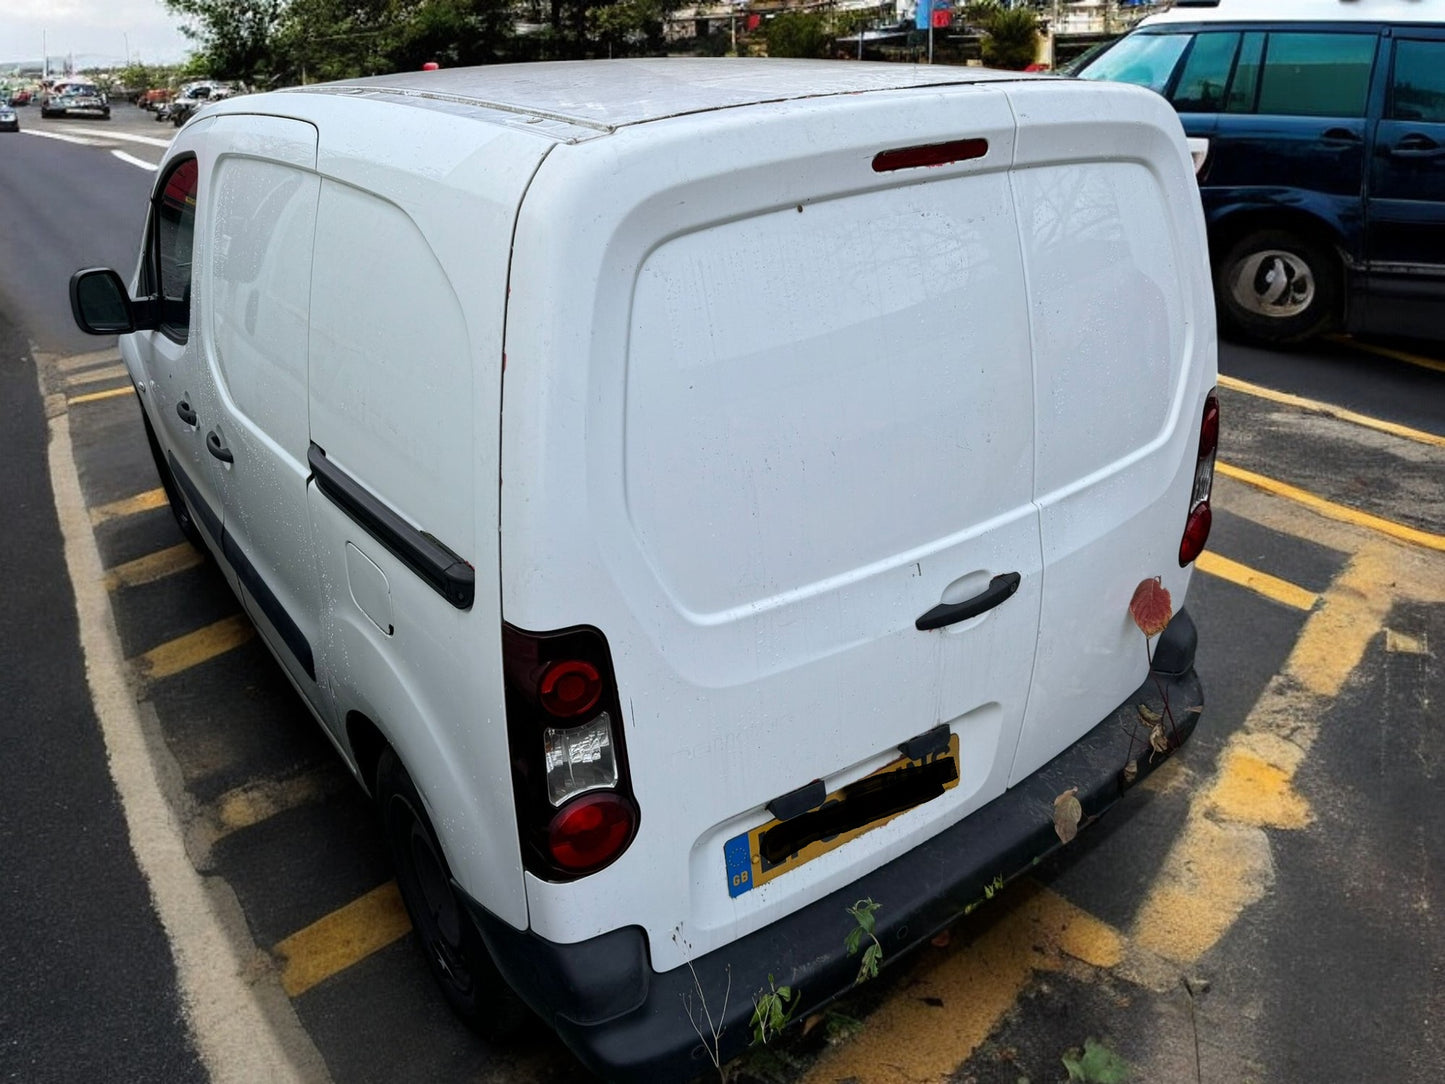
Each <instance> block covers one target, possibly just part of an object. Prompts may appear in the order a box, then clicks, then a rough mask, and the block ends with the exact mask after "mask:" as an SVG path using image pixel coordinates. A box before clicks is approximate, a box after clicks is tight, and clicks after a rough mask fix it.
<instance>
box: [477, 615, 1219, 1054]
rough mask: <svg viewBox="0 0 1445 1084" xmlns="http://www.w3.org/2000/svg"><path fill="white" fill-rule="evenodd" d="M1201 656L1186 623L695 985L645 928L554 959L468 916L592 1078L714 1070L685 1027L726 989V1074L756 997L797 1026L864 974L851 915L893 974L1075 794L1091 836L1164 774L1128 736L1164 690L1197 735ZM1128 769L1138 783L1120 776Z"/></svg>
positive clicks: (568, 948) (1041, 848)
mask: <svg viewBox="0 0 1445 1084" xmlns="http://www.w3.org/2000/svg"><path fill="white" fill-rule="evenodd" d="M1195 642H1196V634H1195V630H1194V624H1193V622H1192V621H1191V620H1190V619H1189V616H1188V615H1187V614H1186V613H1184V612H1183V611H1181V612H1180V613H1179V614H1177V615H1176V616H1175V618H1174V620H1173V621H1172V622H1171V623H1170V625H1169V628H1168V629H1166V630H1165V631H1164V633H1163V634H1162V635H1161V636H1160V638H1159V642H1158V644H1157V649H1156V652H1155V670H1154V672H1153V674H1152V675H1151V676H1150V677H1149V679H1147V680H1146V681H1145V682H1144V684H1143V685H1141V686H1140V687H1139V688H1138V689H1137V690H1136V691H1135V692H1134V693H1133V694H1132V695H1130V696H1129V697H1128V698H1126V699H1125V700H1124V702H1123V703H1122V704H1120V705H1119V706H1118V707H1117V708H1116V709H1115V710H1114V711H1112V712H1111V713H1110V714H1109V715H1108V716H1107V717H1106V718H1105V719H1103V720H1102V721H1100V722H1099V724H1098V725H1097V726H1095V727H1094V728H1093V729H1092V730H1090V731H1089V732H1088V733H1087V734H1085V735H1084V737H1082V738H1081V739H1079V741H1077V742H1075V743H1074V744H1073V745H1072V746H1070V747H1069V748H1068V749H1066V750H1064V752H1062V753H1060V754H1059V755H1058V756H1057V757H1055V758H1054V759H1053V760H1051V761H1050V762H1049V763H1048V764H1046V765H1044V766H1043V767H1042V768H1040V769H1039V770H1038V771H1037V772H1035V773H1034V774H1033V775H1031V776H1030V777H1029V778H1027V779H1025V780H1023V781H1022V782H1021V783H1019V784H1018V785H1016V786H1014V787H1012V788H1011V789H1010V790H1008V791H1007V792H1005V793H1004V794H1003V795H1001V796H1000V797H998V798H996V799H995V800H994V801H992V802H990V803H989V804H988V805H986V806H984V807H983V808H982V809H979V810H977V811H975V812H974V813H973V814H971V815H970V816H968V817H966V818H965V819H964V820H962V821H960V822H959V823H957V824H955V825H953V826H952V827H951V828H948V829H946V830H945V831H943V832H941V833H940V834H939V835H937V836H935V837H934V838H932V839H930V840H928V841H927V842H925V843H923V844H921V845H919V846H918V847H915V848H914V849H913V850H911V851H909V852H908V853H907V854H904V855H901V856H899V857H898V858H896V859H894V860H893V861H892V862H889V863H888V864H887V865H885V866H882V867H881V868H879V869H877V870H875V871H873V872H872V873H869V874H867V875H865V876H863V877H860V878H859V879H858V880H857V881H855V882H853V883H852V884H850V885H847V886H846V887H844V888H842V889H839V890H838V891H837V892H834V893H832V894H831V895H829V896H825V897H824V898H823V899H820V900H818V901H817V902H815V903H812V904H810V905H808V906H807V907H804V908H803V909H801V910H799V911H796V912H794V913H793V914H791V915H787V916H785V917H784V918H781V919H779V920H778V921H776V922H774V923H772V924H771V925H769V926H766V927H764V928H763V929H761V930H758V931H756V932H755V933H752V934H749V935H748V936H746V937H743V938H740V939H738V940H737V941H734V942H732V943H731V944H728V945H726V946H724V947H723V948H720V949H717V950H715V951H714V952H711V953H709V954H708V955H706V956H702V957H699V958H698V959H696V960H694V961H693V962H692V964H693V966H692V970H691V971H690V970H689V969H688V968H686V967H680V968H675V969H674V970H672V971H668V972H664V973H658V972H655V971H653V970H652V968H651V965H650V962H649V955H648V950H647V940H646V935H645V934H644V932H643V931H642V930H641V929H640V928H638V927H635V926H634V927H627V928H625V929H621V930H614V931H612V932H611V933H607V934H603V935H602V936H601V937H597V938H594V939H592V940H590V941H585V942H582V943H580V944H572V945H559V944H554V943H552V942H549V941H546V940H543V939H542V938H540V937H537V936H536V935H535V934H532V933H530V932H527V931H519V930H516V929H514V928H513V927H511V926H509V925H507V924H506V923H504V922H502V921H500V920H499V919H497V918H495V917H494V916H492V915H490V914H488V913H487V912H486V911H484V910H483V909H482V908H481V907H480V906H476V905H474V906H473V908H472V914H473V917H474V918H475V920H476V922H477V926H478V928H479V929H480V931H481V933H482V936H483V938H484V939H485V941H486V943H487V947H488V949H490V950H491V953H492V956H493V958H494V959H495V960H496V963H497V967H498V968H499V970H500V971H501V972H502V974H503V976H504V977H505V978H506V979H507V981H508V982H509V983H511V985H512V986H513V988H515V989H516V990H517V992H518V993H519V994H520V995H521V996H522V998H523V999H524V1000H525V1001H526V1002H527V1003H528V1004H529V1005H530V1006H531V1007H532V1008H533V1010H535V1011H536V1012H537V1013H538V1014H539V1015H540V1016H542V1018H543V1019H544V1020H546V1021H547V1022H548V1023H549V1024H550V1025H551V1026H552V1027H554V1028H555V1029H556V1030H557V1032H558V1034H559V1035H560V1036H561V1037H562V1039H563V1041H564V1042H565V1043H566V1044H567V1045H568V1046H569V1047H570V1048H571V1049H572V1051H573V1052H574V1053H575V1054H576V1055H577V1056H578V1057H579V1058H580V1059H581V1060H582V1061H583V1063H584V1064H586V1065H587V1066H588V1068H590V1069H592V1070H593V1071H594V1072H596V1073H597V1074H599V1075H600V1076H602V1077H603V1078H605V1079H607V1080H615V1081H658V1080H668V1081H671V1080H679V1081H680V1080H687V1079H689V1078H691V1077H692V1076H694V1075H696V1074H699V1073H702V1072H704V1071H707V1070H710V1069H711V1068H712V1065H711V1062H710V1061H709V1059H708V1057H707V1054H706V1053H705V1052H704V1050H703V1047H702V1045H701V1044H700V1042H699V1040H698V1035H697V1032H696V1031H694V1030H693V1025H692V1023H690V1022H689V1019H688V1010H687V1006H688V1005H691V1006H692V1007H693V1011H694V1013H696V1014H697V1023H698V1025H699V1027H701V1028H702V1030H703V1032H704V1033H706V1032H707V1030H708V1024H707V1021H706V1020H705V1019H703V1018H702V1016H701V1013H700V1004H701V999H700V998H699V996H698V994H699V990H700V991H701V992H702V993H703V994H704V995H705V997H706V1002H707V1005H708V1007H709V1008H710V1009H711V1010H712V1011H713V1013H714V1014H717V1013H718V1012H720V1010H721V1007H722V1005H723V1002H724V992H725V991H726V990H728V989H729V986H730V989H731V995H730V996H729V997H728V998H727V1012H726V1016H725V1019H723V1020H722V1021H718V1020H717V1017H716V1015H714V1023H715V1024H716V1023H721V1024H722V1026H723V1030H722V1039H721V1043H720V1046H721V1055H722V1060H724V1061H726V1060H727V1059H729V1058H731V1057H734V1056H736V1055H737V1054H739V1053H741V1052H742V1050H743V1049H745V1048H746V1046H747V1044H748V1041H749V1039H750V1037H751V1029H750V1028H749V1026H748V1018H749V1017H750V1016H751V1015H752V1011H753V1005H752V999H751V996H750V995H751V994H752V993H753V992H754V991H756V990H759V989H766V988H767V986H768V982H769V976H772V977H773V978H774V979H775V980H776V982H777V985H779V986H782V985H784V984H786V985H789V986H792V987H793V988H794V989H795V990H797V991H798V992H799V995H800V998H801V1007H800V1011H799V1012H798V1013H797V1018H798V1019H803V1018H804V1017H805V1016H806V1015H807V1014H808V1013H809V1012H812V1011H813V1010H815V1009H817V1008H818V1007H819V1006H821V1005H823V1004H825V1003H826V1002H828V1001H829V1000H831V999H832V998H834V997H836V996H837V995H839V994H841V993H844V992H846V991H847V990H848V989H849V988H850V987H851V986H852V983H853V978H854V976H855V975H856V974H857V971H858V960H857V958H856V957H849V956H848V955H847V954H846V952H845V950H844V946H843V939H844V938H845V937H846V936H847V933H848V930H849V929H850V928H851V926H852V925H853V920H852V919H851V918H850V917H849V916H848V915H847V913H846V910H845V909H846V908H847V907H850V906H851V905H852V904H854V903H855V902H856V901H857V900H859V899H863V898H865V897H871V898H873V899H875V900H878V901H880V902H881V903H883V904H884V906H883V907H882V908H881V909H880V910H879V911H878V913H877V923H878V925H877V929H876V934H877V937H878V940H879V941H880V942H881V943H882V945H883V947H884V962H885V964H889V963H893V962H896V961H897V960H898V959H899V958H900V957H901V956H902V955H903V954H904V953H905V952H906V951H907V950H909V949H911V948H913V947H914V946H916V945H918V944H920V943H922V942H923V941H925V940H927V939H929V938H931V937H933V936H934V935H935V934H937V933H938V932H939V931H940V930H942V929H943V928H945V927H946V926H948V925H949V924H950V923H952V922H954V921H955V920H956V919H958V918H959V917H960V916H961V915H963V914H964V913H965V911H966V910H971V909H972V906H973V905H974V904H977V903H979V902H980V901H982V900H983V899H984V898H985V891H984V889H985V886H989V887H990V889H991V888H992V886H993V885H994V882H995V878H997V877H999V876H1002V877H1003V878H1004V879H1005V880H1010V879H1012V878H1013V877H1016V876H1018V875H1019V874H1022V873H1024V872H1026V871H1027V870H1028V869H1029V868H1030V867H1031V866H1032V865H1033V864H1034V862H1035V861H1036V860H1038V859H1039V858H1042V857H1043V856H1045V855H1048V854H1049V853H1051V852H1052V851H1054V850H1056V849H1057V848H1058V847H1059V846H1061V844H1060V842H1059V838H1058V836H1057V834H1056V833H1055V831H1054V820H1053V814H1054V799H1055V798H1056V797H1058V795H1060V794H1061V793H1063V792H1064V791H1065V790H1068V789H1069V788H1070V787H1077V788H1078V798H1079V802H1080V804H1081V805H1082V806H1083V810H1084V820H1083V824H1084V825H1087V824H1089V822H1091V821H1092V820H1093V819H1094V818H1096V817H1098V816H1100V815H1101V814H1102V813H1103V812H1104V811H1105V810H1106V809H1108V808H1109V807H1110V806H1111V805H1113V804H1114V803H1115V802H1116V801H1117V800H1118V799H1119V798H1120V797H1121V796H1122V795H1123V793H1124V791H1125V790H1127V789H1129V788H1130V787H1132V786H1133V785H1135V784H1137V783H1138V782H1139V781H1140V780H1142V779H1143V778H1145V777H1146V776H1147V775H1149V773H1150V772H1152V771H1153V770H1154V769H1155V768H1157V767H1158V766H1159V765H1160V764H1162V763H1163V762H1164V761H1165V760H1166V759H1168V754H1157V753H1154V754H1152V755H1151V749H1150V747H1149V744H1148V736H1147V728H1146V727H1145V726H1144V724H1142V723H1140V724H1139V727H1138V731H1139V733H1138V736H1137V737H1136V738H1135V740H1134V741H1133V742H1131V741H1130V732H1131V729H1132V728H1133V727H1134V725H1135V723H1136V722H1137V721H1138V718H1139V717H1138V714H1137V705H1139V704H1149V705H1150V706H1151V707H1152V708H1153V709H1154V710H1161V709H1162V706H1163V704H1162V698H1161V695H1160V692H1161V689H1162V690H1164V691H1166V692H1167V695H1168V702H1169V705H1170V709H1171V711H1172V714H1173V717H1174V720H1175V723H1176V726H1177V730H1178V737H1179V742H1180V743H1182V742H1183V741H1184V740H1185V739H1187V738H1188V737H1189V735H1190V734H1191V733H1192V732H1193V730H1194V727H1195V724H1196V723H1197V722H1198V719H1199V715H1200V711H1201V710H1202V708H1203V705H1204V694H1203V690H1202V688H1201V686H1200V683H1199V679H1198V677H1197V676H1196V675H1195V673H1194V667H1193V664H1194V646H1195ZM1165 726H1166V727H1167V726H1168V723H1167V721H1166V723H1165ZM1129 763H1133V764H1134V765H1135V766H1136V767H1135V772H1134V773H1129V772H1126V770H1125V766H1126V764H1129ZM694 973H695V975H696V978H694Z"/></svg>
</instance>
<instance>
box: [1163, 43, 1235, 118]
mask: <svg viewBox="0 0 1445 1084" xmlns="http://www.w3.org/2000/svg"><path fill="white" fill-rule="evenodd" d="M1238 46H1239V35H1238V34H1200V35H1199V36H1198V37H1196V38H1195V39H1194V48H1192V49H1190V50H1189V58H1188V59H1187V60H1185V61H1184V72H1183V74H1181V75H1180V76H1179V83H1178V85H1177V86H1176V87H1175V88H1174V93H1173V95H1172V96H1171V98H1170V100H1171V101H1172V102H1173V103H1174V108H1175V109H1177V110H1179V112H1181V113H1218V112H1219V111H1220V110H1221V109H1223V108H1224V88H1225V87H1226V86H1227V85H1228V84H1229V69H1230V68H1231V67H1232V66H1233V64H1234V53H1235V50H1236V49H1237V48H1238Z"/></svg>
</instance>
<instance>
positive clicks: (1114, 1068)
mask: <svg viewBox="0 0 1445 1084" xmlns="http://www.w3.org/2000/svg"><path fill="white" fill-rule="evenodd" d="M1062 1060H1063V1063H1064V1068H1065V1069H1067V1070H1068V1073H1069V1081H1070V1084H1127V1082H1128V1080H1129V1063H1128V1062H1127V1061H1125V1060H1124V1059H1123V1058H1121V1057H1119V1055H1118V1054H1116V1053H1114V1052H1113V1051H1112V1050H1110V1049H1109V1048H1108V1047H1107V1046H1105V1045H1104V1044H1103V1043H1101V1042H1098V1041H1097V1040H1095V1039H1085V1040H1084V1049H1083V1050H1082V1051H1079V1050H1070V1051H1069V1052H1068V1053H1066V1054H1065V1055H1064V1056H1063V1059H1062Z"/></svg>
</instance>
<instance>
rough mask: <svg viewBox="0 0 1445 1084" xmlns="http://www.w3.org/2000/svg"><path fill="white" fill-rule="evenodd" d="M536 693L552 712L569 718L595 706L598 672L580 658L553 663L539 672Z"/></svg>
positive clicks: (598, 696) (599, 687)
mask: <svg viewBox="0 0 1445 1084" xmlns="http://www.w3.org/2000/svg"><path fill="white" fill-rule="evenodd" d="M537 696H538V699H540V700H541V701H542V706H543V707H544V708H546V709H547V710H548V711H549V712H551V713H552V714H553V715H555V716H557V717H558V718H559V719H570V718H572V717H573V716H574V715H581V714H582V713H583V712H586V711H591V710H592V709H593V708H594V707H596V706H597V701H598V700H599V699H601V697H602V675H601V674H599V673H598V672H597V667H595V666H593V665H592V664H591V663H590V662H583V661H582V660H580V659H567V660H565V661H563V662H554V663H552V664H551V665H550V666H548V667H547V669H546V670H544V671H542V680H541V681H540V682H538V683H537Z"/></svg>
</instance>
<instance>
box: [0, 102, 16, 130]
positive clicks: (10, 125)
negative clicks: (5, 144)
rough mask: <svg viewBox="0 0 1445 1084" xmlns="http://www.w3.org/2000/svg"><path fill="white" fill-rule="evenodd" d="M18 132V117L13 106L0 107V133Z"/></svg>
mask: <svg viewBox="0 0 1445 1084" xmlns="http://www.w3.org/2000/svg"><path fill="white" fill-rule="evenodd" d="M18 131H20V117H19V116H18V115H17V114H16V112H15V109H14V107H13V106H9V105H0V132H18Z"/></svg>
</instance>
